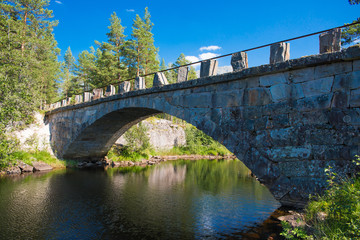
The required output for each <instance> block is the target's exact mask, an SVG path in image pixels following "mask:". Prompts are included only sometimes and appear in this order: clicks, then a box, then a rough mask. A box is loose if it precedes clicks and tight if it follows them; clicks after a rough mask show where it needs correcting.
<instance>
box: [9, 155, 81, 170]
mask: <svg viewBox="0 0 360 240" xmlns="http://www.w3.org/2000/svg"><path fill="white" fill-rule="evenodd" d="M9 159H11V161H10V162H9V163H16V160H20V161H22V162H24V163H26V164H28V165H31V166H32V162H34V161H41V162H44V163H46V164H48V165H50V166H52V167H53V168H65V167H74V166H75V165H76V164H77V162H76V161H72V160H59V159H57V158H56V157H54V156H52V155H51V154H50V153H49V152H46V151H35V152H26V151H17V152H14V153H12V154H11V156H10V158H9ZM3 168H5V166H4V167H3Z"/></svg>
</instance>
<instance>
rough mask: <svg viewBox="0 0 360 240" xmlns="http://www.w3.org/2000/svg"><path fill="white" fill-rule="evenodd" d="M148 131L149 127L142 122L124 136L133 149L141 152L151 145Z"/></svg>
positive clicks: (129, 146)
mask: <svg viewBox="0 0 360 240" xmlns="http://www.w3.org/2000/svg"><path fill="white" fill-rule="evenodd" d="M146 131H147V128H146V127H145V125H143V124H142V123H141V122H140V123H138V124H136V125H134V126H132V127H131V128H130V129H129V130H127V131H126V132H125V134H124V138H125V140H126V142H127V146H128V148H129V149H130V150H131V151H139V152H141V151H144V150H146V149H149V148H150V147H151V146H150V140H149V137H148V136H147V134H146Z"/></svg>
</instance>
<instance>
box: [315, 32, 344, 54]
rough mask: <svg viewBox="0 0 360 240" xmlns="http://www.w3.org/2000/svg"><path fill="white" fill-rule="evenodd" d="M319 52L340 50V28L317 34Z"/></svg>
mask: <svg viewBox="0 0 360 240" xmlns="http://www.w3.org/2000/svg"><path fill="white" fill-rule="evenodd" d="M319 41H320V54H321V53H331V52H337V51H340V50H341V29H340V28H336V29H333V30H331V31H328V32H326V33H322V34H320V36H319Z"/></svg>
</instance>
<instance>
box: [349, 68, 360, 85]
mask: <svg viewBox="0 0 360 240" xmlns="http://www.w3.org/2000/svg"><path fill="white" fill-rule="evenodd" d="M350 88H351V89H356V88H360V71H356V72H352V74H351V84H350Z"/></svg>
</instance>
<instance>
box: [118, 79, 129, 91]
mask: <svg viewBox="0 0 360 240" xmlns="http://www.w3.org/2000/svg"><path fill="white" fill-rule="evenodd" d="M130 88H131V83H130V82H129V81H125V82H122V83H120V85H119V91H118V93H120V94H122V93H126V92H130Z"/></svg>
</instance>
